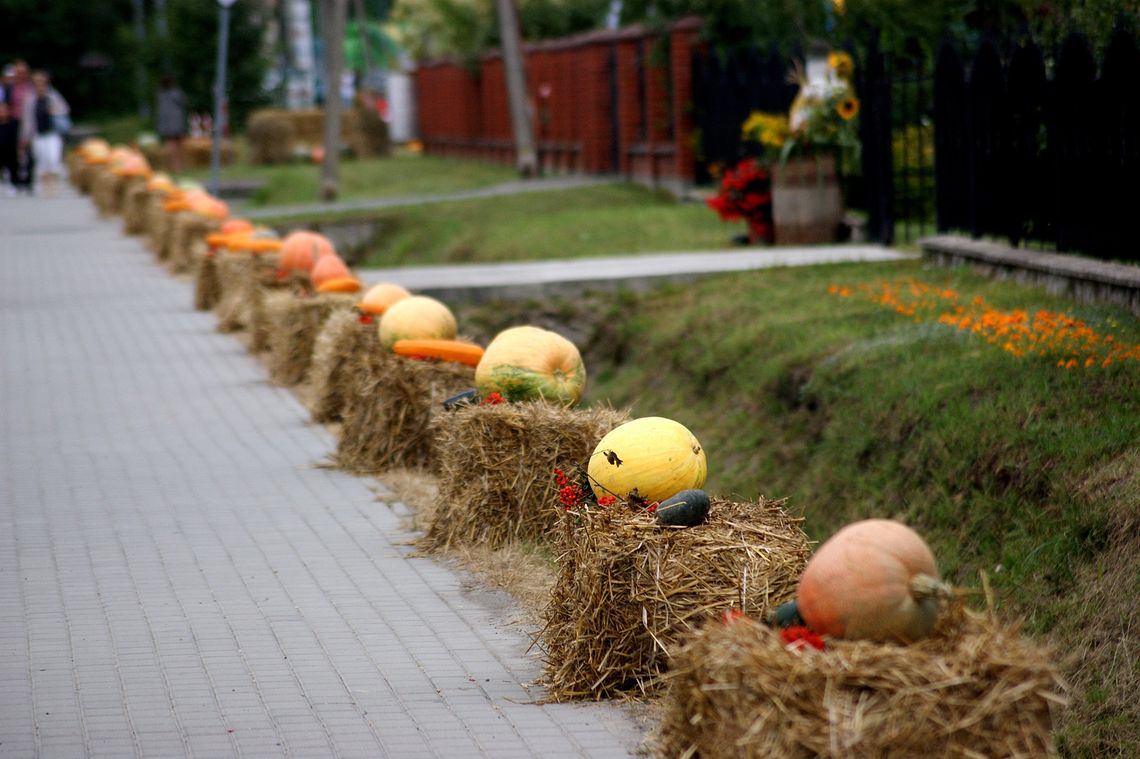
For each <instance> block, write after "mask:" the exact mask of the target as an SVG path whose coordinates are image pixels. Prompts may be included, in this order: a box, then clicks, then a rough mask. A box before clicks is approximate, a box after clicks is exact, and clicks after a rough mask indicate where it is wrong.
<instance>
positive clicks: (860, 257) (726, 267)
mask: <svg viewBox="0 0 1140 759" xmlns="http://www.w3.org/2000/svg"><path fill="white" fill-rule="evenodd" d="M912 257H913V256H910V255H907V254H905V253H899V252H898V251H895V250H891V249H890V248H884V247H883V246H881V245H817V246H810V247H802V248H795V247H787V248H784V247H780V248H733V249H729V250H701V251H689V252H683V253H646V254H642V255H633V256H612V257H600V258H579V259H573V260H563V261H527V262H522V263H501V264H457V265H454V266H408V267H400V268H392V269H361V270H360V271H359V272H358V273H359V274H360V276H361V277H362V278H363V279H364V281H365V282H379V281H386V282H396V283H398V284H401V285H403V286H404V287H407V288H409V289H410V290H414V291H416V292H421V293H426V294H430V295H435V296H436V297H440V298H443V299H444V300H449V301H457V300H472V301H483V300H490V299H493V298H538V297H545V296H550V295H564V296H573V295H576V294H578V293H581V292H584V291H586V290H594V289H615V288H628V289H640V288H646V287H652V286H654V285H657V284H660V283H661V282H664V281H673V282H684V281H689V280H693V279H697V278H699V277H705V276H709V275H712V274H723V273H728V272H739V271H752V270H755V269H769V268H773V267H778V266H814V265H818V264H835V263H853V262H856V261H902V260H905V259H907V258H912Z"/></svg>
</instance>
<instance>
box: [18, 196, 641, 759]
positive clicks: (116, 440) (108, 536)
mask: <svg viewBox="0 0 1140 759" xmlns="http://www.w3.org/2000/svg"><path fill="white" fill-rule="evenodd" d="M190 301H191V294H190V291H189V287H188V286H187V285H186V284H185V283H181V282H178V281H176V280H174V279H172V278H170V277H169V276H168V275H166V274H165V273H164V272H163V271H162V270H161V269H160V268H159V267H158V266H157V265H156V264H155V263H154V262H153V259H152V257H151V256H150V255H149V254H148V253H146V252H144V250H143V248H142V246H141V244H140V243H139V242H137V241H135V240H131V239H124V238H123V237H121V236H120V234H119V232H118V224H117V223H108V222H100V221H97V220H96V219H95V216H94V212H93V211H92V208H91V205H90V203H89V202H88V201H87V200H84V199H77V198H74V197H64V198H61V199H55V200H24V199H16V200H11V201H8V200H4V199H0V356H2V357H3V358H2V360H0V756H3V757H9V756H10V757H25V756H43V757H53V758H54V757H78V756H108V757H124V756H145V757H160V756H198V757H227V756H238V755H240V756H282V755H289V756H296V757H323V756H343V757H349V756H361V757H377V756H390V757H421V756H425V757H449V758H450V757H470V756H480V755H486V756H494V757H503V758H510V757H529V756H541V757H562V756H598V757H618V756H627V755H628V754H629V753H630V752H631V751H632V750H634V749H635V748H636V746H637V744H638V742H639V741H640V739H641V734H640V731H639V730H638V729H637V727H636V726H635V725H634V724H633V722H632V721H631V720H630V719H629V718H628V716H627V715H626V713H625V712H624V711H623V710H621V709H619V708H618V707H616V706H613V705H610V704H589V705H551V706H539V705H535V704H533V703H532V701H533V699H534V698H535V697H536V696H538V695H540V694H539V693H537V692H536V691H535V690H533V689H530V688H528V687H527V683H528V682H529V681H531V680H532V679H533V678H534V677H535V676H536V675H537V674H538V662H537V660H536V659H535V658H534V656H533V655H530V656H528V655H526V653H525V651H526V648H527V645H528V642H529V641H528V639H527V638H526V636H525V635H524V634H523V632H522V631H521V630H519V629H518V628H517V627H512V626H509V625H506V624H505V623H504V622H505V620H506V619H507V618H509V614H510V610H509V609H504V608H503V603H502V599H501V598H500V597H497V596H494V595H492V594H487V593H484V592H479V591H475V592H468V591H465V589H464V585H463V581H462V580H461V579H460V578H459V577H457V576H456V575H455V574H454V573H453V572H451V571H450V570H449V569H447V568H446V567H444V566H441V565H439V564H437V563H434V562H432V561H428V560H424V559H412V558H408V553H409V550H410V549H409V548H408V547H407V546H406V545H404V543H403V541H404V540H406V537H407V536H406V535H405V534H403V533H401V531H400V529H399V526H398V519H397V516H396V515H395V514H394V513H393V511H392V509H390V508H389V507H388V506H387V505H385V504H383V503H377V502H376V501H375V500H374V496H373V493H372V492H371V491H370V489H369V486H370V483H369V481H367V480H363V479H356V478H352V477H349V476H347V475H345V474H342V473H340V472H337V471H333V470H329V469H323V468H317V467H316V466H315V464H317V463H318V462H320V461H321V460H322V459H324V458H325V456H326V455H327V454H328V453H329V451H330V450H332V448H333V440H332V439H330V437H329V435H328V434H327V433H326V432H325V431H324V430H323V429H322V428H320V427H315V426H311V425H308V424H306V423H305V418H306V415H305V412H304V410H303V409H302V407H301V406H300V404H299V403H298V402H297V401H296V400H295V399H294V398H293V396H292V395H291V394H290V393H289V392H287V391H285V390H281V389H278V388H274V387H272V386H270V385H269V384H267V383H266V381H265V377H264V373H263V372H262V370H261V369H260V367H259V366H258V365H257V363H256V362H255V361H254V360H253V359H252V358H251V357H250V356H248V355H247V354H246V353H245V351H244V349H243V348H242V347H241V345H240V343H239V342H238V341H237V340H234V339H233V338H231V337H226V336H222V335H218V334H216V333H215V332H214V318H213V316H211V315H208V314H202V313H197V312H194V311H192V310H191V309H190Z"/></svg>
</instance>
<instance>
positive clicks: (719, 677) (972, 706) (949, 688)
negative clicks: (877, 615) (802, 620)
mask: <svg viewBox="0 0 1140 759" xmlns="http://www.w3.org/2000/svg"><path fill="white" fill-rule="evenodd" d="M667 679H668V682H669V691H668V695H667V696H666V698H665V701H664V706H665V717H664V721H663V724H662V727H661V730H660V733H659V736H658V740H657V747H656V748H657V750H658V753H659V754H660V755H661V756H669V757H676V756H695V755H698V754H699V755H700V756H701V757H702V759H709V758H710V757H757V758H759V757H764V758H765V759H769V758H773V759H792V758H793V757H794V758H796V759H800V758H801V757H802V759H809V758H811V757H827V758H830V759H840V758H842V759H860V758H866V759H871V758H872V757H873V758H874V759H887V758H891V757H898V758H899V759H904V758H905V759H909V758H910V757H916V756H939V757H997V756H1001V757H1042V756H1054V755H1055V752H1054V746H1053V740H1052V737H1051V736H1050V729H1051V726H1052V721H1053V712H1054V711H1055V709H1056V708H1057V707H1058V706H1059V705H1060V704H1062V703H1063V702H1064V698H1063V696H1062V687H1063V686H1062V683H1061V681H1060V679H1059V676H1058V674H1057V670H1056V668H1055V667H1054V665H1053V663H1052V661H1051V656H1050V653H1049V652H1048V651H1047V650H1045V649H1043V648H1042V647H1040V646H1038V645H1037V644H1035V643H1033V642H1031V641H1029V640H1027V639H1026V638H1024V637H1023V636H1022V635H1021V634H1020V633H1019V631H1018V629H1017V628H1016V627H1010V626H1005V625H1002V624H1000V623H998V622H997V621H996V620H994V619H993V618H991V617H989V616H984V615H980V614H976V613H972V612H969V611H966V610H963V609H962V608H961V607H960V606H958V607H955V608H952V609H950V610H948V611H947V613H946V614H945V615H944V619H943V620H942V621H940V623H939V626H938V628H937V629H936V630H935V633H934V635H933V636H932V637H930V638H929V639H927V640H923V641H920V642H918V643H914V644H911V645H909V646H901V645H896V644H892V643H886V644H884V643H871V642H866V641H842V640H827V642H826V650H824V651H817V650H815V649H813V648H807V649H804V650H802V651H790V650H788V647H787V645H786V644H785V643H784V641H783V640H782V639H781V637H780V633H779V632H778V631H776V630H773V629H771V628H769V627H767V626H765V625H763V624H761V623H759V622H755V621H752V620H736V621H733V622H731V623H729V624H720V623H715V622H714V623H712V624H709V625H706V626H705V627H704V628H703V629H701V630H700V631H698V632H697V633H696V634H694V635H693V636H692V637H691V638H690V639H689V640H688V641H687V642H686V644H685V645H684V647H683V648H682V649H681V650H680V651H678V652H677V655H676V656H675V657H674V659H673V671H672V672H670V673H669V675H668V678H667Z"/></svg>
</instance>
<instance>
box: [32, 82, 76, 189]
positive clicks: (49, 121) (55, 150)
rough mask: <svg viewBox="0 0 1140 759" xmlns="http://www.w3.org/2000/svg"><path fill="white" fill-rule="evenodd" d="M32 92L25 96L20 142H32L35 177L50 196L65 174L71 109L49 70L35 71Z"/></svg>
mask: <svg viewBox="0 0 1140 759" xmlns="http://www.w3.org/2000/svg"><path fill="white" fill-rule="evenodd" d="M32 86H33V87H34V91H33V93H32V95H31V96H30V97H28V98H26V99H25V100H24V116H23V118H21V119H20V146H21V148H23V149H24V150H27V148H28V146H29V145H30V146H31V148H32V157H33V160H34V161H35V167H36V168H35V178H36V181H37V182H39V183H40V185H41V187H42V189H43V192H44V194H45V195H47V196H49V197H50V196H52V195H55V194H56V192H57V191H58V189H59V179H60V175H61V174H63V137H64V135H65V134H66V133H67V130H68V128H69V125H70V118H69V117H70V112H71V109H70V108H69V107H68V105H67V101H66V100H64V99H63V96H62V95H60V94H59V92H57V91H56V90H55V88H53V87H52V86H51V79H50V78H49V77H48V75H47V72H46V71H37V72H35V73H34V74H32Z"/></svg>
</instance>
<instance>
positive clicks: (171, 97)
mask: <svg viewBox="0 0 1140 759" xmlns="http://www.w3.org/2000/svg"><path fill="white" fill-rule="evenodd" d="M158 137H159V139H161V140H162V142H163V145H164V146H165V153H166V156H167V160H168V164H167V166H166V168H167V169H168V170H169V171H173V172H174V173H178V172H180V171H182V140H183V139H184V138H185V137H186V94H185V93H184V92H182V90H181V89H179V87H178V84H177V83H176V82H175V81H174V77H173V76H171V75H170V74H163V75H162V82H161V88H160V89H159V91H158Z"/></svg>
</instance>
